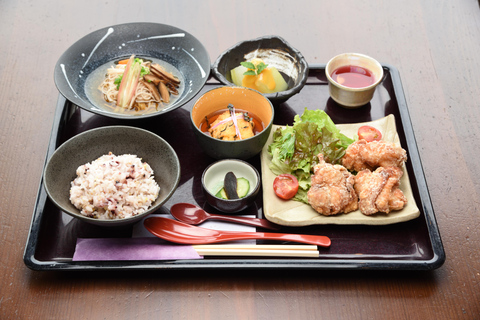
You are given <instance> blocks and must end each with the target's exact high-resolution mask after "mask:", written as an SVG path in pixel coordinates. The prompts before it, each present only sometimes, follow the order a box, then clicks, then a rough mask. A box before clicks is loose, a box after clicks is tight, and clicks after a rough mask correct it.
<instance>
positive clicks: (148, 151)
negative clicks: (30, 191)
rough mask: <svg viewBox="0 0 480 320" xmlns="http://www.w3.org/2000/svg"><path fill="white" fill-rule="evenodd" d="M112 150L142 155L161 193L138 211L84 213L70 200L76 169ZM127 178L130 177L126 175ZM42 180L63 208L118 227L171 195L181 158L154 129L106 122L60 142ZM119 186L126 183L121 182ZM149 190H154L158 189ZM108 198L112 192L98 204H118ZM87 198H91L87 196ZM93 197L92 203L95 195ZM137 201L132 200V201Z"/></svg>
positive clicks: (157, 206) (89, 220)
mask: <svg viewBox="0 0 480 320" xmlns="http://www.w3.org/2000/svg"><path fill="white" fill-rule="evenodd" d="M109 152H112V153H113V154H114V155H125V154H129V155H136V156H137V157H138V158H141V159H142V160H141V161H142V163H143V162H146V163H147V164H148V165H149V166H150V167H151V169H152V170H153V172H154V174H155V175H154V176H153V180H155V182H156V184H157V185H158V186H159V188H160V189H159V192H158V197H156V199H155V200H154V201H153V200H152V203H151V205H150V206H149V207H148V208H146V209H145V210H142V212H138V213H137V214H136V215H130V214H128V215H126V216H125V217H123V218H118V219H99V218H96V217H94V216H88V215H84V214H82V213H81V212H80V211H81V209H78V208H77V207H75V206H74V205H73V204H72V202H71V201H70V189H71V187H72V181H73V180H75V178H77V175H76V172H77V169H78V168H79V167H80V166H82V165H85V164H87V163H90V162H92V161H93V160H96V159H98V158H100V157H102V156H104V155H106V154H108V153H109ZM102 174H103V173H102ZM142 174H143V173H142ZM129 176H130V174H129ZM133 176H135V174H134V175H133ZM125 179H127V176H126V175H125ZM43 180H44V187H45V191H46V192H47V195H48V197H49V199H50V200H51V201H52V203H53V204H54V205H55V206H56V207H58V208H59V209H60V210H62V211H63V212H65V213H67V214H68V215H70V216H72V217H74V218H77V219H80V220H82V221H84V222H87V223H90V224H94V225H99V226H105V227H119V226H126V225H131V224H134V223H136V222H138V221H140V220H142V219H143V218H144V217H145V216H147V215H149V214H150V213H152V212H154V211H156V210H158V209H160V207H161V206H163V204H164V203H165V202H167V201H168V199H170V197H171V196H172V195H173V193H174V192H175V190H176V189H177V187H178V184H179V183H180V161H179V159H178V156H177V154H176V153H175V150H174V149H173V148H172V146H170V144H168V142H166V141H165V140H164V139H162V138H161V137H160V136H158V135H156V134H155V133H153V132H150V131H148V130H145V129H141V128H136V127H130V126H107V127H101V128H96V129H91V130H88V131H85V132H83V133H80V134H78V135H76V136H74V137H73V138H71V139H69V140H67V141H66V142H64V143H63V144H62V145H60V146H59V147H58V148H57V149H56V150H55V152H54V153H53V154H52V156H51V157H50V159H48V161H47V163H46V165H45V169H44V173H43ZM127 180H128V179H127ZM132 180H134V179H132ZM132 182H133V181H132ZM152 185H153V183H152ZM119 187H123V186H121V184H120V185H119ZM107 189H108V188H107ZM148 193H153V194H155V191H153V192H151V191H149V192H148ZM84 196H86V195H84ZM108 198H110V196H108V197H106V199H107V202H106V203H105V202H104V200H102V199H100V198H98V199H97V201H98V203H97V205H98V207H105V205H106V206H107V209H108V206H109V205H110V206H112V207H111V208H112V209H113V206H115V205H117V207H118V206H119V204H118V201H117V203H116V204H115V202H114V201H111V203H108ZM86 200H87V201H90V200H88V197H87V198H86ZM91 201H92V204H93V198H91ZM134 201H135V200H131V201H130V200H129V202H132V203H133V202H134ZM102 202H103V203H102ZM121 206H123V203H122V205H121ZM138 207H140V203H138ZM115 210H116V211H118V209H115ZM92 212H93V210H92ZM132 212H133V210H132Z"/></svg>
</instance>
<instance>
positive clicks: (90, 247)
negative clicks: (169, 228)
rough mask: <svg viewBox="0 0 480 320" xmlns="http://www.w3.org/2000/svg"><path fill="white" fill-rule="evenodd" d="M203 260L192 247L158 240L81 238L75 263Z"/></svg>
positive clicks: (75, 254) (74, 257)
mask: <svg viewBox="0 0 480 320" xmlns="http://www.w3.org/2000/svg"><path fill="white" fill-rule="evenodd" d="M177 259H203V257H202V256H199V255H198V253H197V251H195V249H193V247H192V246H190V245H179V244H168V243H167V242H165V241H163V240H161V239H158V238H88V239H86V238H79V239H77V246H76V249H75V253H74V255H73V259H72V260H73V261H106V260H177Z"/></svg>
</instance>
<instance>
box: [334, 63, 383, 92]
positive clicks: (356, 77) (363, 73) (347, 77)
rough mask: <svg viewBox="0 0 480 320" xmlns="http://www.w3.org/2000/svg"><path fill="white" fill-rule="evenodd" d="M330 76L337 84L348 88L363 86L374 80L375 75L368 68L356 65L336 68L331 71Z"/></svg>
mask: <svg viewBox="0 0 480 320" xmlns="http://www.w3.org/2000/svg"><path fill="white" fill-rule="evenodd" d="M331 77H332V79H333V80H334V81H335V82H337V83H338V84H341V85H342V86H346V87H350V88H364V87H368V86H369V85H371V84H373V83H374V82H375V77H374V76H373V73H372V72H371V71H370V70H368V69H366V68H363V67H358V66H342V67H340V68H337V69H335V70H334V71H333V72H332V75H331Z"/></svg>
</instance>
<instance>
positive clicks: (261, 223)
mask: <svg viewBox="0 0 480 320" xmlns="http://www.w3.org/2000/svg"><path fill="white" fill-rule="evenodd" d="M210 218H212V219H215V220H220V221H227V222H236V223H240V224H246V225H249V226H254V227H261V228H265V229H270V230H279V229H280V228H281V226H279V225H278V224H274V223H272V222H270V221H268V220H266V219H259V218H249V217H233V216H222V215H216V214H210Z"/></svg>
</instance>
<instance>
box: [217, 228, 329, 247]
mask: <svg viewBox="0 0 480 320" xmlns="http://www.w3.org/2000/svg"><path fill="white" fill-rule="evenodd" d="M220 233H221V234H220V235H219V236H218V237H217V240H218V242H220V241H222V242H224V241H232V240H243V239H245V240H246V239H265V240H281V241H294V242H301V243H308V244H314V245H317V246H321V247H329V246H330V244H331V243H332V242H331V240H330V238H329V237H326V236H314V235H308V234H287V233H268V232H233V231H232V232H228V231H220Z"/></svg>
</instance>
